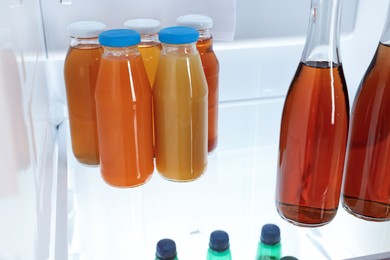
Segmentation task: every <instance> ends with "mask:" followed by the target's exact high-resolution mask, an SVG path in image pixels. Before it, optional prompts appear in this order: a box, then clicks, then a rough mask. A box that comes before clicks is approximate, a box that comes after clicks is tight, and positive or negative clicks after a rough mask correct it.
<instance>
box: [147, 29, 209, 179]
mask: <svg viewBox="0 0 390 260" xmlns="http://www.w3.org/2000/svg"><path fill="white" fill-rule="evenodd" d="M198 37H199V33H198V31H197V30H195V29H193V28H190V27H182V26H175V27H168V28H165V29H162V30H161V31H160V33H159V40H160V42H161V43H162V51H161V57H160V61H159V65H158V69H157V74H156V79H155V82H154V86H153V101H154V126H155V141H156V147H155V156H156V167H157V170H158V172H159V173H160V174H161V176H163V177H164V178H166V179H169V180H173V181H191V180H195V179H197V178H198V177H199V176H201V175H202V174H203V172H204V171H205V169H206V167H207V116H208V114H207V82H206V77H205V75H204V71H203V68H202V63H201V60H200V57H199V53H198V51H197V49H196V45H195V44H196V41H197V40H198Z"/></svg>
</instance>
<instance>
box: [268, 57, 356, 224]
mask: <svg viewBox="0 0 390 260" xmlns="http://www.w3.org/2000/svg"><path fill="white" fill-rule="evenodd" d="M348 111H349V104H348V94H347V89H346V84H345V79H344V75H343V71H342V67H341V65H340V66H336V67H334V68H330V67H329V66H328V63H327V62H325V63H322V62H315V63H313V64H308V65H306V64H303V63H301V64H300V65H299V67H298V70H297V72H296V75H295V77H294V79H293V81H292V84H291V86H290V89H289V92H288V94H287V98H286V101H285V105H284V110H283V116H282V123H281V132H280V143H279V161H278V168H277V169H278V170H277V177H278V178H277V191H276V206H277V210H278V212H279V214H280V215H281V216H282V217H283V218H285V219H286V220H287V221H289V222H291V223H293V224H295V225H299V226H321V225H324V224H326V223H328V222H329V221H331V220H332V219H333V218H334V216H335V215H336V212H337V208H338V204H339V198H340V189H341V181H342V174H343V166H344V157H345V146H346V142H347V132H348V119H349V114H348Z"/></svg>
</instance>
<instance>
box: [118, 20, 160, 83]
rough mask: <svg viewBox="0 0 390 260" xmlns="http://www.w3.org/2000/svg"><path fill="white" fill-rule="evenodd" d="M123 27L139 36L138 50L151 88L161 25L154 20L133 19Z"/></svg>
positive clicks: (157, 57) (157, 54)
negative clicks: (137, 33)
mask: <svg viewBox="0 0 390 260" xmlns="http://www.w3.org/2000/svg"><path fill="white" fill-rule="evenodd" d="M124 27H125V28H127V29H131V30H135V31H137V32H139V33H140V34H141V42H140V43H139V44H138V50H139V52H140V53H141V56H142V60H143V62H144V66H145V69H146V74H147V75H148V79H149V82H150V85H151V86H153V84H154V77H155V75H156V71H157V65H158V60H159V58H160V52H161V43H160V42H159V41H158V32H159V31H160V27H161V23H160V21H158V20H154V19H133V20H128V21H126V22H125V23H124Z"/></svg>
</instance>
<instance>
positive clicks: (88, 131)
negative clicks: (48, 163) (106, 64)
mask: <svg viewBox="0 0 390 260" xmlns="http://www.w3.org/2000/svg"><path fill="white" fill-rule="evenodd" d="M102 53H103V49H102V48H101V47H100V46H99V45H78V46H75V47H70V48H69V51H68V54H67V56H66V60H65V65H64V78H65V86H66V96H67V100H68V113H69V125H70V135H71V140H72V150H73V153H74V155H75V157H76V159H77V160H78V161H79V162H81V163H83V164H86V165H98V164H99V144H98V132H97V125H96V104H95V87H96V78H97V74H98V71H99V64H100V59H101V55H102Z"/></svg>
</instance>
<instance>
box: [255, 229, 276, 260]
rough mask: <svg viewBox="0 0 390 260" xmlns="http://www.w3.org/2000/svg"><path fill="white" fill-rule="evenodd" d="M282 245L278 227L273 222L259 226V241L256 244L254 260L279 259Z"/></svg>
mask: <svg viewBox="0 0 390 260" xmlns="http://www.w3.org/2000/svg"><path fill="white" fill-rule="evenodd" d="M281 251H282V246H281V242H280V229H279V227H278V226H277V225H275V224H265V225H264V226H263V227H262V228H261V236H260V242H259V244H258V245H257V253H256V260H279V259H280V257H281Z"/></svg>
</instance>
